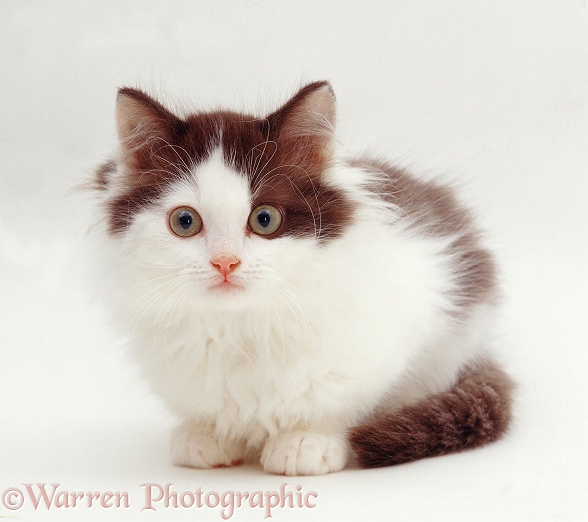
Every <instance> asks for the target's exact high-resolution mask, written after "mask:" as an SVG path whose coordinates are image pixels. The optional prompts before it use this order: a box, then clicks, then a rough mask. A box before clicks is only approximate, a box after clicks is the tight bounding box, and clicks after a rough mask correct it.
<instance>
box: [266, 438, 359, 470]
mask: <svg viewBox="0 0 588 522" xmlns="http://www.w3.org/2000/svg"><path fill="white" fill-rule="evenodd" d="M347 455H348V452H347V442H346V440H345V439H344V438H342V437H337V436H334V435H324V434H322V433H315V432H304V431H296V432H293V433H284V434H281V435H278V436H277V437H270V438H269V439H268V440H267V442H266V443H265V446H264V448H263V452H262V454H261V465H262V466H263V469H265V471H267V472H269V473H277V474H280V475H324V474H325V473H330V472H332V471H339V470H341V469H343V468H344V467H345V464H347Z"/></svg>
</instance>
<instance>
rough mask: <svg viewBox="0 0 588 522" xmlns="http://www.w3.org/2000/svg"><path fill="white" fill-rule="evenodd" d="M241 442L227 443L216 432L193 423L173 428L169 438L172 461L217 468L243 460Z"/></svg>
mask: <svg viewBox="0 0 588 522" xmlns="http://www.w3.org/2000/svg"><path fill="white" fill-rule="evenodd" d="M244 453H245V449H244V446H243V444H240V443H235V444H228V443H226V442H225V441H223V440H222V439H219V438H218V437H217V436H216V434H215V433H214V432H213V431H211V430H207V429H206V428H202V427H199V426H197V425H194V424H184V425H182V426H180V427H178V428H176V429H175V430H174V432H173V433H172V440H171V456H172V462H173V463H174V464H175V465H177V466H189V467H191V468H219V467H223V466H236V465H238V464H241V463H242V462H243V455H244Z"/></svg>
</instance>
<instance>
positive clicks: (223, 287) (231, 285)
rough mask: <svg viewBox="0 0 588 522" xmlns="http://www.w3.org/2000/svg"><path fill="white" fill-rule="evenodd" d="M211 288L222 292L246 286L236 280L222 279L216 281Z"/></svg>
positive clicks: (241, 288) (242, 288)
mask: <svg viewBox="0 0 588 522" xmlns="http://www.w3.org/2000/svg"><path fill="white" fill-rule="evenodd" d="M209 288H210V290H215V291H220V292H232V291H236V290H244V288H245V287H244V286H242V285H239V284H237V283H235V282H234V281H229V280H228V279H225V280H224V281H220V282H219V283H215V284H214V285H212V286H210V287H209Z"/></svg>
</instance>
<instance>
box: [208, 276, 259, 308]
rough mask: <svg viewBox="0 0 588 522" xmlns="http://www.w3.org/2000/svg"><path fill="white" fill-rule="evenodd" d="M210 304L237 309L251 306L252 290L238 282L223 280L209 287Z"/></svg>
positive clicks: (215, 306) (214, 306) (216, 306)
mask: <svg viewBox="0 0 588 522" xmlns="http://www.w3.org/2000/svg"><path fill="white" fill-rule="evenodd" d="M206 294H207V301H208V305H209V306H210V307H213V308H221V309H227V310H235V309H242V308H248V307H250V306H251V292H250V291H248V289H247V288H246V287H245V286H243V285H241V284H238V283H235V282H232V281H222V282H219V283H215V284H214V285H211V286H209V287H208V288H207V291H206Z"/></svg>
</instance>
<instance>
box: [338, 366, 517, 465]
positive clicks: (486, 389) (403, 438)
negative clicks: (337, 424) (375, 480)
mask: <svg viewBox="0 0 588 522" xmlns="http://www.w3.org/2000/svg"><path fill="white" fill-rule="evenodd" d="M513 388H514V383H513V381H512V380H511V378H510V377H509V376H508V375H507V374H506V373H504V371H502V370H501V369H500V368H499V367H498V366H496V365H495V364H494V363H492V362H489V361H485V362H483V363H480V364H477V365H476V366H475V367H471V368H468V369H466V370H464V371H463V372H462V374H461V377H460V379H459V381H458V382H457V384H456V385H455V386H454V387H453V388H452V389H451V390H449V391H447V392H444V393H440V394H438V395H434V396H432V397H429V398H427V399H424V400H422V401H420V402H418V403H416V404H413V405H410V406H406V407H404V408H402V409H400V410H398V411H396V412H394V413H389V414H387V415H383V416H379V417H376V418H374V419H373V420H372V421H371V422H369V423H368V424H365V425H362V426H357V427H356V428H353V429H352V430H351V433H350V437H349V440H350V443H351V447H352V448H353V450H354V451H355V453H356V455H357V458H358V460H359V463H360V464H361V465H362V466H365V467H378V466H390V465H392V464H400V463H402V462H409V461H411V460H417V459H422V458H425V457H433V456H437V455H444V454H446V453H452V452H456V451H461V450H464V449H468V448H475V447H476V446H481V445H483V444H486V443H488V442H492V441H495V440H496V439H498V438H500V436H501V435H502V434H503V433H504V432H505V430H506V429H507V427H508V424H509V422H510V418H511V402H512V390H513Z"/></svg>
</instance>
